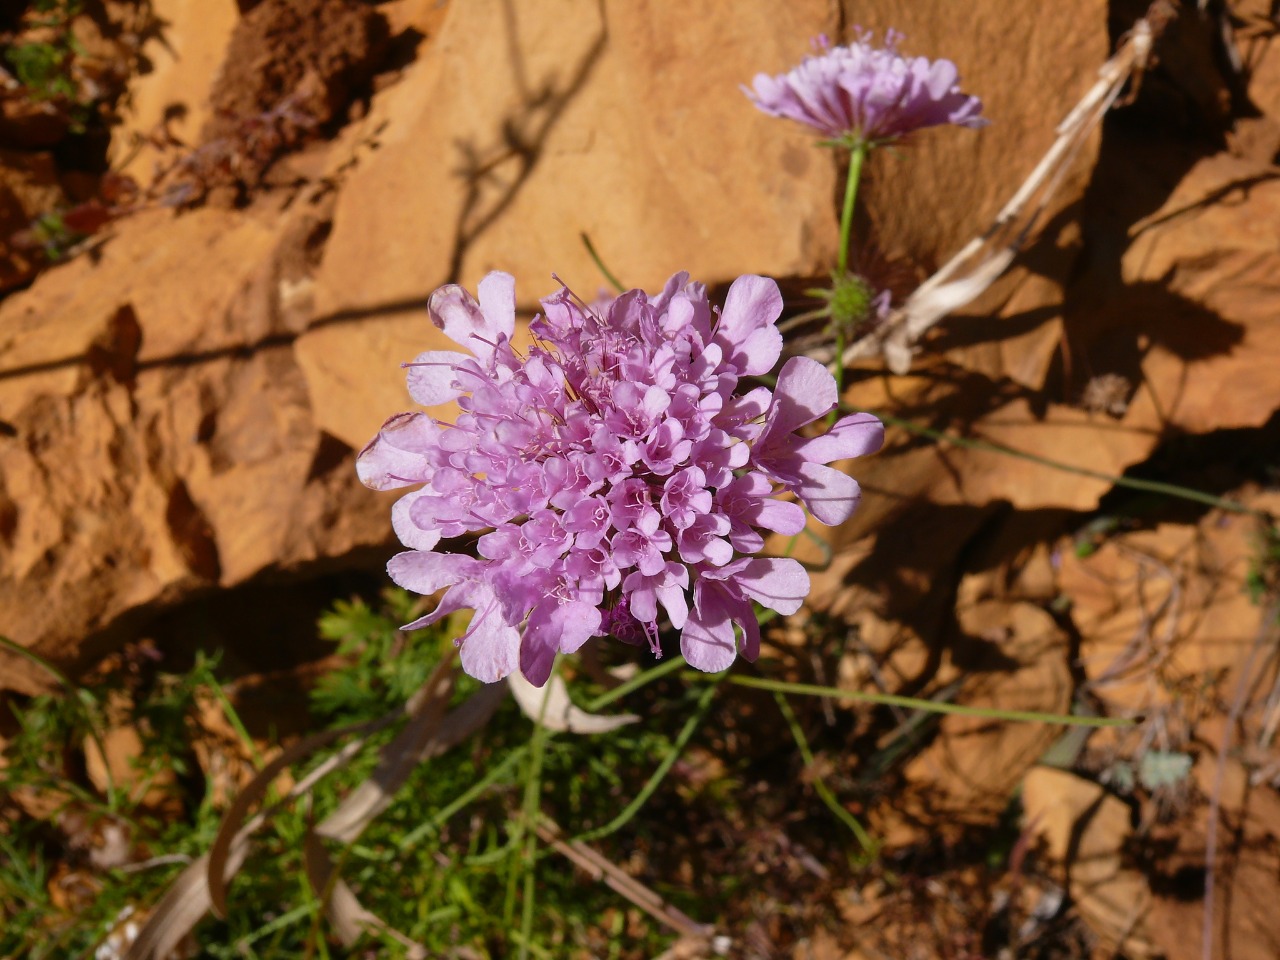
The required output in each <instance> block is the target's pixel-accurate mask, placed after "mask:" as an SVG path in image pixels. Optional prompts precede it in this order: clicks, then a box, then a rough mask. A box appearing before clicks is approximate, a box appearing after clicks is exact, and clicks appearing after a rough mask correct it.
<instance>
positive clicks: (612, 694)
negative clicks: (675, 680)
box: [584, 657, 685, 713]
mask: <svg viewBox="0 0 1280 960" xmlns="http://www.w3.org/2000/svg"><path fill="white" fill-rule="evenodd" d="M684 665H685V662H684V657H672V658H671V659H669V660H668V661H667V662H666V663H660V664H658V665H657V666H656V667H650V668H649V669H648V670H645V671H642V672H641V673H637V674H636V675H635V676H634V677H632V678H631V679H630V680H628V681H627V682H626V683H623V684H620V685H619V686H616V687H614V688H613V689H612V690H610V691H609V692H608V693H603V694H601V695H600V696H598V697H596V698H595V699H594V700H591V701H589V702H588V703H587V705H586V707H584V709H585V710H586V711H587V713H595V712H596V711H597V710H599V709H600V708H601V707H607V706H608V705H609V704H611V703H613V702H614V701H615V700H621V699H622V698H623V697H625V696H626V695H627V694H629V693H633V692H635V691H636V690H639V689H640V688H641V687H643V686H647V685H648V684H650V683H653V682H654V681H655V680H660V679H661V678H662V677H665V676H666V675H667V674H669V673H675V672H676V671H677V670H680V669H681V668H683V667H684Z"/></svg>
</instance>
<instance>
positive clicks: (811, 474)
mask: <svg viewBox="0 0 1280 960" xmlns="http://www.w3.org/2000/svg"><path fill="white" fill-rule="evenodd" d="M796 472H797V473H798V474H799V475H800V483H799V484H798V485H796V487H795V488H794V489H795V491H796V496H798V497H799V498H800V499H801V500H803V501H804V505H805V506H806V507H808V508H809V512H810V513H812V514H813V517H814V519H815V520H818V521H820V522H822V523H825V524H826V525H827V526H828V527H834V526H835V525H836V524H839V523H844V522H845V521H846V520H848V519H849V516H850V514H852V513H853V511H854V510H855V509H856V508H857V506H858V503H859V502H860V501H861V500H862V488H861V487H860V486H858V481H857V480H854V479H853V477H851V476H849V475H848V474H847V473H842V472H841V471H839V470H837V469H835V468H834V467H828V466H825V465H823V464H821V463H801V464H800V465H799V467H798V468H797V470H796Z"/></svg>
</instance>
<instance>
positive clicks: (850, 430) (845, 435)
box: [791, 413, 884, 463]
mask: <svg viewBox="0 0 1280 960" xmlns="http://www.w3.org/2000/svg"><path fill="white" fill-rule="evenodd" d="M883 445H884V424H883V423H881V422H880V421H879V420H878V419H876V417H874V416H873V415H871V414H869V413H854V414H850V415H849V416H847V417H844V418H843V419H841V420H839V421H837V422H836V424H835V426H833V427H832V428H831V429H830V430H828V431H827V432H826V433H824V434H823V435H822V436H820V437H813V438H812V439H810V440H800V441H798V442H796V443H794V444H793V445H792V447H791V452H792V453H794V454H795V455H796V456H798V457H800V458H801V459H802V460H809V461H812V462H813V463H831V462H832V461H835V460H847V459H849V458H851V457H862V456H865V455H866V454H868V453H875V452H876V451H877V450H879V449H880V448H881V447H882V446H883Z"/></svg>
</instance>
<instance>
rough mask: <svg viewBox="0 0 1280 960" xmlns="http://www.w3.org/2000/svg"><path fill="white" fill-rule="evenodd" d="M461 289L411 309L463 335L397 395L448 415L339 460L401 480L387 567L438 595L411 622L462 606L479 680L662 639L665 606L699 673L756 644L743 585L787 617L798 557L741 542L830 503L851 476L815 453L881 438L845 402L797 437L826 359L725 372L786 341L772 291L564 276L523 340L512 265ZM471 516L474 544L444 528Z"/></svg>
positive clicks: (791, 529)
mask: <svg viewBox="0 0 1280 960" xmlns="http://www.w3.org/2000/svg"><path fill="white" fill-rule="evenodd" d="M478 292H479V298H478V299H477V298H475V297H472V295H471V294H470V293H468V292H467V291H466V290H464V289H463V288H462V287H459V286H457V285H453V284H451V285H449V286H446V287H442V288H440V289H439V290H437V291H436V292H435V293H434V294H432V296H431V300H430V304H429V308H428V309H429V313H430V315H431V319H432V321H433V322H434V323H435V324H436V325H437V326H439V327H440V328H441V329H442V330H443V331H444V333H445V335H446V336H448V337H450V338H452V339H453V340H454V341H456V342H457V343H458V344H459V345H460V346H461V347H463V348H464V349H465V350H466V351H467V352H466V353H462V352H456V351H428V352H426V353H423V354H421V355H419V356H418V358H417V359H416V360H414V361H413V363H410V364H407V365H406V366H407V367H408V368H409V373H408V381H409V392H410V394H411V395H412V396H413V398H414V399H415V400H417V401H418V402H419V403H422V404H428V405H429V404H435V403H441V402H445V401H448V400H454V399H456V400H457V403H458V407H459V415H458V417H457V419H456V421H455V422H454V423H444V422H441V421H438V420H435V419H433V418H431V417H429V416H427V415H426V414H425V413H402V414H398V415H396V416H394V417H392V418H391V419H389V420H388V421H387V422H386V423H385V424H384V425H383V427H382V430H381V431H380V432H379V433H378V435H377V436H376V437H375V438H374V439H373V441H372V442H370V443H369V445H368V446H367V447H365V449H364V450H362V451H361V453H360V455H359V457H358V458H357V461H356V468H357V471H358V473H359V476H360V479H361V480H363V481H364V483H365V484H367V485H368V486H370V487H373V488H374V489H377V490H390V489H396V488H407V487H413V488H414V489H412V490H411V491H410V492H409V493H406V494H405V495H404V496H403V497H402V498H401V499H400V500H399V501H398V502H397V503H396V504H395V506H394V507H393V508H392V525H393V528H394V529H395V532H396V534H397V536H399V538H400V540H401V542H402V543H403V544H404V545H405V546H406V547H408V548H409V549H407V550H406V551H404V552H403V553H399V554H397V555H396V556H395V557H393V558H392V559H391V562H390V563H389V564H388V567H387V570H388V573H389V574H390V575H391V579H392V580H394V581H395V582H396V583H398V584H400V585H401V586H402V587H405V588H406V589H408V590H412V591H414V592H416V593H420V594H431V593H435V592H436V591H439V590H444V591H445V592H444V595H443V597H442V598H441V600H440V603H439V604H438V605H437V607H436V608H435V610H433V611H432V612H431V613H429V614H428V615H426V616H425V617H423V618H421V619H420V620H417V621H415V622H414V623H412V624H409V625H407V627H406V629H411V628H415V627H418V626H423V625H426V624H428V623H432V622H434V621H436V620H438V619H440V618H441V617H444V616H446V615H448V614H449V613H451V612H453V611H455V610H459V609H470V610H472V611H474V615H473V616H472V619H471V623H470V625H469V627H468V628H467V631H466V633H465V634H464V635H463V636H462V637H461V638H459V640H458V643H459V645H460V647H461V659H462V666H463V668H464V669H465V670H466V671H467V672H468V673H470V674H471V675H472V676H474V677H476V678H478V679H480V680H483V681H485V682H493V681H496V680H500V679H502V678H503V677H505V676H507V675H508V674H510V673H512V672H513V671H515V670H519V671H520V672H521V673H523V674H524V676H525V677H527V678H528V679H529V680H530V681H531V682H533V683H535V684H537V685H542V684H543V683H545V682H546V681H547V678H548V677H549V676H550V673H551V666H552V663H553V661H554V659H555V655H556V654H557V653H572V652H574V651H576V650H577V649H578V648H579V647H581V646H582V644H584V643H586V642H587V641H588V640H589V639H591V638H593V637H602V636H606V635H612V636H614V637H617V638H618V639H621V640H624V641H626V642H628V643H640V644H643V643H645V642H646V641H647V643H648V645H649V647H650V648H651V649H652V651H653V652H654V654H655V655H661V648H660V647H659V645H658V623H659V620H660V619H662V618H664V619H665V620H666V622H668V623H670V625H671V626H672V628H674V629H676V630H679V631H680V632H681V635H680V649H681V652H682V653H683V654H684V657H685V659H686V660H687V661H688V662H689V664H690V665H692V666H694V667H697V668H698V669H701V670H723V669H725V668H726V667H728V666H729V665H730V664H731V663H732V662H733V660H734V658H735V657H736V656H737V654H738V653H741V654H742V655H743V656H745V657H747V658H748V659H751V660H754V659H755V657H756V654H757V653H758V651H759V646H760V639H759V628H758V626H757V624H756V622H755V615H754V612H753V608H752V606H751V603H752V601H755V602H757V603H760V604H762V605H763V606H766V607H768V608H770V609H772V610H776V611H778V612H779V613H784V614H785V613H794V612H795V611H796V610H797V609H798V607H799V605H800V603H801V601H802V600H803V599H804V597H805V596H806V595H807V593H808V591H809V578H808V575H807V574H806V573H805V571H804V568H803V567H801V566H800V564H799V563H797V562H796V561H795V560H791V559H787V558H769V557H759V556H755V554H757V553H758V552H759V551H760V550H762V549H763V547H764V543H765V535H766V534H767V533H780V534H784V535H794V534H797V533H799V532H800V531H801V530H802V529H803V528H804V523H805V520H804V511H803V510H802V509H801V508H800V507H799V506H798V505H797V504H796V503H794V502H792V501H791V500H789V499H786V498H785V496H784V495H786V494H793V495H795V496H796V497H798V498H799V499H800V500H801V501H802V502H803V503H805V504H807V505H808V506H809V508H810V509H811V511H812V512H813V515H814V516H815V517H816V518H817V519H818V520H820V521H822V522H823V523H827V524H834V523H840V522H842V521H843V520H845V519H846V518H847V517H848V516H849V514H850V513H851V512H852V511H853V509H854V507H855V506H856V505H857V503H858V499H859V496H860V491H859V488H858V484H857V482H856V481H854V480H853V479H852V478H851V477H849V476H847V475H845V474H844V473H842V472H840V471H839V470H836V469H834V468H832V467H831V466H830V464H831V463H832V462H833V461H836V460H842V459H846V458H849V457H855V456H861V455H862V454H864V453H871V452H874V451H875V450H877V449H879V447H880V444H881V443H882V441H883V436H884V428H883V426H882V424H881V423H880V421H879V420H877V419H876V418H875V417H872V416H870V415H869V414H854V415H852V416H848V417H845V418H843V419H842V420H840V421H838V422H837V423H836V424H835V425H834V426H833V427H832V428H831V429H830V430H829V431H827V432H826V433H825V434H822V435H819V436H809V435H807V434H802V433H799V432H798V431H800V430H801V429H803V428H805V427H806V426H807V425H809V424H811V423H812V422H813V421H815V420H817V419H818V418H820V417H823V416H825V415H826V414H827V413H828V412H830V411H831V410H832V409H833V408H834V407H835V405H836V387H835V382H834V380H833V378H832V376H831V374H830V373H828V372H827V370H826V369H825V368H824V367H823V366H822V365H821V364H819V363H817V362H816V361H814V360H809V359H807V358H796V359H792V360H789V361H788V362H787V363H786V365H785V366H783V368H782V371H781V373H780V375H779V378H778V381H777V386H776V387H775V388H774V389H773V390H769V389H767V388H765V387H754V388H751V389H747V388H746V387H745V385H743V384H742V382H741V381H742V379H743V378H744V377H754V376H760V375H762V374H766V373H768V372H769V371H771V370H772V369H773V367H774V365H775V364H776V363H777V362H778V358H779V356H780V354H781V350H782V337H781V335H780V334H779V333H778V329H777V320H778V316H779V314H780V313H781V311H782V297H781V295H780V294H779V292H778V286H777V284H776V283H774V282H773V281H772V280H769V279H766V278H764V277H753V276H747V277H739V278H738V279H737V280H736V281H734V283H733V285H732V286H731V287H730V289H729V293H728V296H727V298H726V300H725V305H724V309H723V310H717V309H715V308H713V307H712V306H711V304H710V303H709V302H708V300H707V293H706V288H705V287H704V286H703V285H702V284H699V283H690V282H689V277H688V274H684V273H680V274H677V275H676V276H674V277H672V278H671V280H670V281H668V283H667V285H666V286H665V287H664V288H663V290H662V292H661V293H659V294H657V295H656V296H649V295H648V294H646V293H644V292H643V291H640V290H631V291H629V292H627V293H624V294H622V295H621V296H619V297H617V298H616V299H614V300H608V301H603V302H598V303H595V304H591V305H588V304H587V303H585V302H583V301H582V300H581V299H579V298H578V297H576V296H574V294H573V293H572V292H571V291H570V290H569V289H568V288H565V287H562V288H561V289H560V290H559V291H558V292H557V293H555V294H553V295H552V296H550V297H547V298H546V299H545V300H543V301H542V308H543V313H542V314H541V315H539V316H537V317H535V318H534V320H533V322H532V323H531V324H530V327H529V329H530V332H531V333H532V335H533V344H532V346H530V347H529V348H528V351H527V353H525V354H523V355H522V354H520V353H519V352H517V351H516V350H515V349H514V347H513V346H512V344H511V336H512V334H513V332H514V329H515V285H514V281H513V280H512V278H511V277H510V276H508V275H507V274H503V273H491V274H489V275H488V276H487V277H485V278H484V280H482V281H481V282H480V286H479V289H478ZM466 534H480V536H479V539H478V540H476V541H475V545H474V553H475V555H471V554H470V553H464V552H462V550H463V549H464V548H463V546H462V545H458V546H457V547H456V548H455V547H453V546H452V541H453V540H454V538H458V537H462V536H463V535H466ZM735 624H736V629H735ZM737 631H741V639H739V634H738V632H737Z"/></svg>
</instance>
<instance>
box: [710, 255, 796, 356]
mask: <svg viewBox="0 0 1280 960" xmlns="http://www.w3.org/2000/svg"><path fill="white" fill-rule="evenodd" d="M781 314H782V294H781V293H780V292H779V291H778V285H777V284H776V283H775V282H774V281H772V280H770V279H769V278H768V277H757V276H750V275H749V276H745V277H739V278H738V279H737V280H735V281H733V284H732V286H730V287H729V293H728V295H727V296H726V297H725V301H724V310H723V311H722V312H721V314H720V323H719V324H718V325H717V326H716V331H715V338H714V339H715V342H716V343H718V344H719V345H720V346H721V347H722V348H723V349H724V355H725V359H726V360H727V361H728V362H729V363H731V364H733V365H734V366H735V367H737V368H738V372H739V373H742V374H746V375H748V376H758V375H760V374H762V373H768V372H769V371H770V370H772V369H773V365H774V364H775V363H777V362H778V357H779V356H780V355H781V353H782V334H781V333H779V332H778V326H777V320H778V317H779V316H781Z"/></svg>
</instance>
